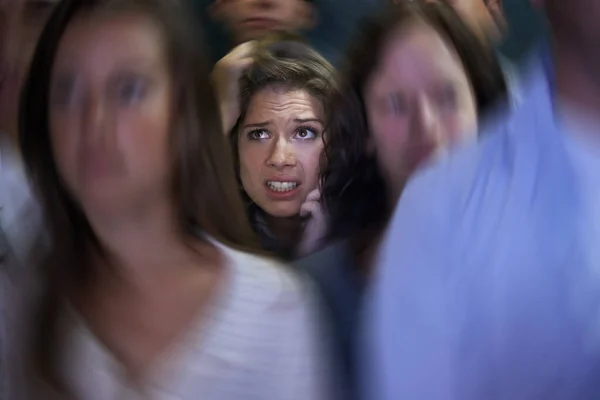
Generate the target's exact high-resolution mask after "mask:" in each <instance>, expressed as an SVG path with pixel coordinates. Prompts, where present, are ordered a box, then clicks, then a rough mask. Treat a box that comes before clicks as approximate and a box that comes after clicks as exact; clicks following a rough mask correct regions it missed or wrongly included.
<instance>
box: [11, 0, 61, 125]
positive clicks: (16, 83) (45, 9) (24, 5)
mask: <svg viewBox="0 0 600 400" xmlns="http://www.w3.org/2000/svg"><path fill="white" fill-rule="evenodd" d="M55 3H56V1H53V0H24V1H11V2H8V4H4V5H2V6H1V7H0V131H2V132H3V131H7V132H9V133H11V134H15V135H16V131H17V119H18V118H17V114H18V104H19V93H20V90H21V86H22V83H23V77H24V76H25V74H26V73H27V68H28V67H29V61H30V60H31V55H32V53H33V50H34V48H35V45H36V43H37V39H38V37H39V35H40V33H41V31H42V28H43V27H44V24H45V22H46V20H47V18H48V16H49V15H50V12H51V11H52V8H53V6H54V4H55Z"/></svg>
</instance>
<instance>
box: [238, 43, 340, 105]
mask: <svg viewBox="0 0 600 400" xmlns="http://www.w3.org/2000/svg"><path fill="white" fill-rule="evenodd" d="M253 59H254V62H253V64H252V66H251V67H250V69H249V70H248V71H247V72H246V73H245V74H244V75H243V76H242V77H241V79H240V85H241V96H242V99H241V103H242V114H243V112H244V110H245V108H246V106H247V104H248V101H249V100H250V98H251V97H252V96H253V95H254V94H256V93H257V92H258V91H260V90H262V89H264V88H266V87H272V86H281V87H284V88H287V89H305V90H307V91H308V92H309V93H311V94H313V95H315V96H317V97H320V98H321V99H320V100H324V99H328V98H329V97H330V96H331V94H332V93H333V91H334V90H335V89H336V87H337V85H336V71H335V69H334V68H333V66H332V65H331V64H330V63H329V62H328V61H327V60H326V59H325V58H323V57H322V56H321V55H320V54H319V53H318V52H317V51H315V50H314V49H313V48H312V47H310V46H309V45H308V44H306V42H304V41H303V40H302V39H301V38H300V37H299V36H297V35H295V34H292V33H283V32H278V33H273V34H270V35H268V36H266V37H264V38H263V39H260V40H258V41H257V44H256V48H255V51H254V54H253Z"/></svg>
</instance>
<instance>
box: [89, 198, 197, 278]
mask: <svg viewBox="0 0 600 400" xmlns="http://www.w3.org/2000/svg"><path fill="white" fill-rule="evenodd" d="M88 220H89V221H90V224H91V226H92V229H93V231H94V234H95V236H96V237H97V239H98V241H99V242H100V245H101V247H102V249H103V252H104V253H105V255H106V257H107V258H108V261H109V262H110V263H111V265H113V269H114V271H115V272H116V273H117V275H118V276H119V277H120V279H124V280H128V281H132V283H133V282H138V283H140V284H142V283H143V282H144V281H145V280H147V279H152V276H155V273H156V272H159V271H161V270H163V269H165V268H168V267H169V266H172V265H173V264H174V263H178V262H180V261H182V259H185V258H189V256H190V249H189V247H188V246H186V243H185V240H186V239H185V237H184V234H185V233H184V232H182V231H181V229H180V228H179V226H178V223H177V222H178V221H177V218H176V214H175V212H172V211H170V210H168V209H166V208H165V209H162V210H161V209H153V210H148V212H144V213H140V214H137V213H136V214H127V213H121V214H119V215H115V216H112V217H110V216H106V215H105V214H103V215H101V216H95V215H93V214H92V215H90V214H89V213H88Z"/></svg>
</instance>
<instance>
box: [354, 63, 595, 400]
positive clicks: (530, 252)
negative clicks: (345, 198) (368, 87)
mask: <svg viewBox="0 0 600 400" xmlns="http://www.w3.org/2000/svg"><path fill="white" fill-rule="evenodd" d="M551 77H552V75H551V71H550V70H549V68H548V67H547V66H545V65H544V63H543V62H541V61H539V62H537V63H535V64H534V66H533V67H532V70H531V73H530V74H529V75H526V78H525V80H524V81H523V84H524V86H523V91H522V93H523V101H522V102H521V103H520V105H519V106H518V107H516V108H515V109H514V110H513V112H512V114H511V115H510V116H509V117H508V119H507V120H505V121H503V123H502V124H501V125H500V126H498V127H496V129H495V130H494V131H493V132H489V133H488V134H485V135H483V139H482V140H481V142H480V143H479V144H476V145H467V146H466V148H464V149H462V150H460V151H459V152H458V153H456V154H453V155H451V156H450V157H449V158H448V159H447V160H444V161H442V162H441V163H440V164H439V165H437V166H434V167H433V168H431V169H429V170H427V171H424V172H423V173H422V174H420V175H419V176H418V177H417V178H416V179H415V180H414V181H413V182H411V183H410V184H409V186H408V188H407V190H406V191H405V192H404V194H403V196H402V198H401V200H400V202H399V204H398V208H397V210H396V213H395V215H394V217H393V220H392V222H391V227H390V231H389V232H388V236H387V239H386V242H385V244H384V246H383V248H382V252H381V258H380V265H379V266H378V269H377V273H376V277H375V278H376V279H375V281H374V286H373V291H372V293H371V295H370V297H369V301H368V308H369V317H368V321H367V322H368V323H367V325H366V332H365V333H366V338H367V340H366V343H365V344H366V347H367V349H368V351H367V352H366V360H365V361H366V363H365V364H363V365H366V367H365V371H364V373H365V374H367V376H368V379H367V382H366V391H367V396H366V397H365V398H368V399H370V400H397V399H411V400H430V399H435V400H481V399H495V400H531V399H552V400H573V399H577V400H587V399H590V400H591V399H594V400H595V399H598V398H600V379H598V377H599V376H600V369H599V368H600V254H599V253H600V252H599V251H598V250H597V249H598V248H599V244H600V232H598V230H597V229H596V227H595V224H594V223H592V222H591V221H593V220H594V219H595V218H596V217H595V216H594V213H595V211H594V210H597V209H598V204H596V205H595V206H594V207H589V205H586V204H589V202H588V200H586V199H589V198H590V196H597V191H596V194H595V195H594V194H590V193H592V192H590V191H589V190H588V189H590V185H591V186H595V185H597V178H598V174H599V170H598V169H596V171H595V172H594V173H593V175H594V176H593V177H592V179H591V180H588V179H587V178H586V179H585V181H582V180H581V179H579V176H580V171H581V169H579V166H577V165H576V164H575V163H574V161H575V160H574V158H573V157H574V156H573V153H572V152H570V151H569V150H568V145H567V143H566V142H568V140H569V139H568V138H569V134H570V132H567V131H566V130H565V129H564V127H563V126H562V125H561V124H560V122H558V121H557V118H556V111H555V107H554V104H553V101H554V99H553V92H552V88H551V80H552V79H551ZM575 157H578V156H575ZM595 165H596V167H593V168H598V167H597V165H598V163H597V162H595ZM587 171H588V172H590V170H589V169H587ZM584 182H587V183H584ZM594 189H597V187H596V188H594ZM592 250H593V251H592Z"/></svg>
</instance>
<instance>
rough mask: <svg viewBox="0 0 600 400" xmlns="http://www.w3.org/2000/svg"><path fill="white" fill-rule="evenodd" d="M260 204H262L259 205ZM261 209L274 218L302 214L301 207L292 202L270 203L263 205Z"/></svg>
mask: <svg viewBox="0 0 600 400" xmlns="http://www.w3.org/2000/svg"><path fill="white" fill-rule="evenodd" d="M259 206H260V205H259ZM261 209H262V210H263V211H264V212H265V213H266V214H267V215H269V216H270V217H273V218H293V217H297V216H298V214H300V207H298V206H293V207H291V204H286V205H283V204H282V205H276V206H273V205H269V206H266V207H261Z"/></svg>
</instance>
